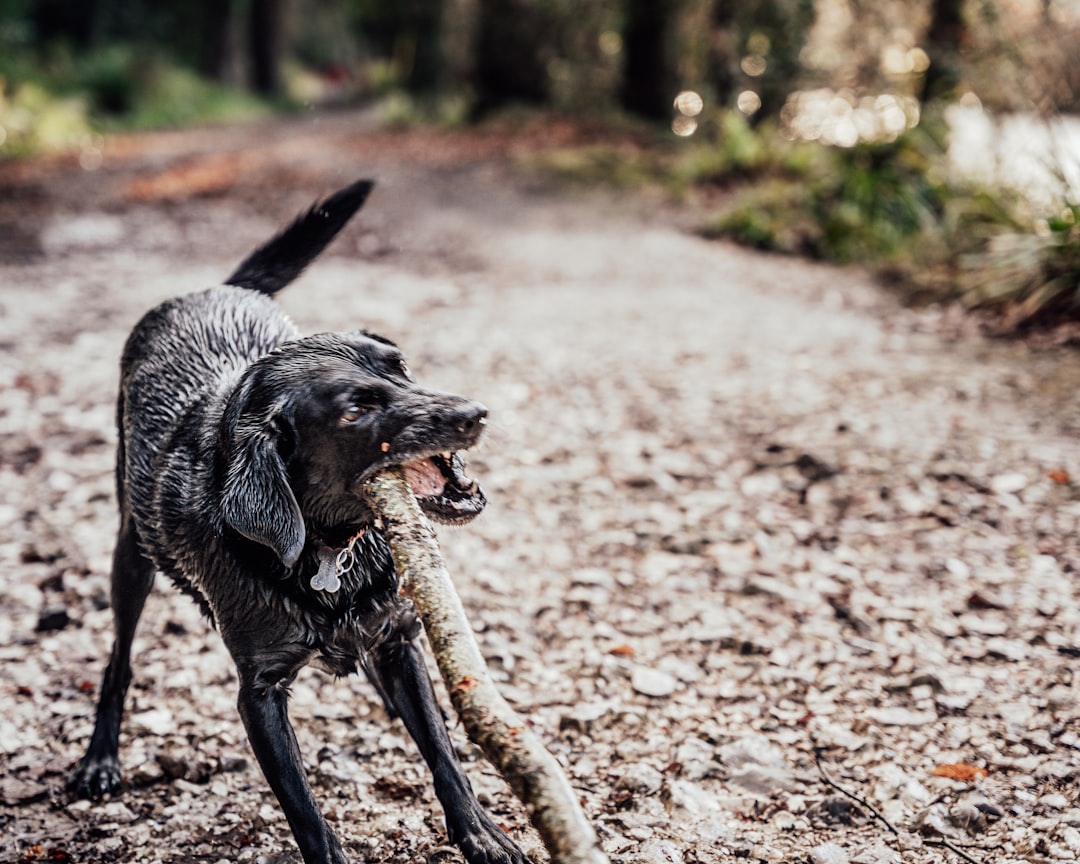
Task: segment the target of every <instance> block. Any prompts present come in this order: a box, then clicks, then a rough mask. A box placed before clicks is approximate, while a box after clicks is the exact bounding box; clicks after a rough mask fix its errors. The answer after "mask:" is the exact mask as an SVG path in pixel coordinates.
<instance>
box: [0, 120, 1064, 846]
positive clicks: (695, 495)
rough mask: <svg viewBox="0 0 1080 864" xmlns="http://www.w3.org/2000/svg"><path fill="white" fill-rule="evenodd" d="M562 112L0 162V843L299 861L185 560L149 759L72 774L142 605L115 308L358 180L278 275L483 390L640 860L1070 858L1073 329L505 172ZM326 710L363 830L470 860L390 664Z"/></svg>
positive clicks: (199, 282)
mask: <svg viewBox="0 0 1080 864" xmlns="http://www.w3.org/2000/svg"><path fill="white" fill-rule="evenodd" d="M568 134H570V133H568V132H567V130H566V129H564V128H561V127H557V126H556V127H552V128H550V129H541V130H537V129H533V130H531V132H530V134H529V136H528V137H527V140H524V139H519V138H516V137H515V136H513V135H508V134H504V133H498V134H495V133H471V132H470V133H464V132H463V133H430V132H422V133H421V132H417V133H388V132H377V131H374V130H373V129H372V128H371V125H370V121H369V120H368V119H366V118H364V117H358V116H355V115H336V116H331V117H310V118H300V119H294V120H292V121H288V122H279V123H274V124H270V125H265V126H259V127H251V128H247V129H243V130H233V131H228V130H219V131H208V132H189V133H183V134H175V135H159V136H151V137H143V138H133V139H125V140H110V141H106V142H104V143H103V144H102V142H88V143H87V147H86V149H85V150H84V152H83V153H82V154H81V158H82V165H83V167H80V165H79V160H78V159H77V158H72V159H68V160H61V161H57V162H49V163H32V164H24V165H10V164H9V165H4V166H0V307H2V311H0V381H2V385H3V386H2V388H0V526H2V533H0V568H2V571H3V576H2V577H0V696H2V703H0V704H2V705H3V709H2V710H0V837H2V839H0V862H15V861H36V860H52V861H61V860H62V861H72V862H100V861H122V862H128V861H147V862H191V861H263V862H275V861H282V862H284V861H298V860H299V859H298V857H297V856H296V854H295V851H294V848H295V847H294V846H293V843H292V840H291V837H290V835H289V832H288V827H287V825H286V824H285V821H284V819H283V817H282V816H281V813H280V811H279V810H278V808H277V807H276V804H275V802H274V801H273V798H272V795H271V793H270V792H269V790H268V788H267V787H266V784H265V782H264V781H263V779H262V778H261V776H260V775H259V773H258V770H257V768H256V767H255V765H254V763H253V761H252V759H251V757H250V753H249V750H248V749H247V745H246V743H245V740H244V736H243V732H242V729H241V726H240V722H239V720H238V718H237V714H236V709H235V678H234V674H233V672H232V670H231V668H230V664H229V660H228V658H227V656H226V654H225V652H224V649H223V648H222V646H221V644H220V640H219V638H218V636H217V634H215V633H214V632H212V631H210V630H209V629H208V628H207V627H206V625H205V624H204V623H203V621H202V620H201V618H200V617H199V615H198V613H197V611H196V609H195V608H194V606H193V605H192V604H190V603H189V602H188V601H187V600H185V599H184V598H182V597H181V596H179V595H178V594H177V593H176V592H174V591H173V590H172V589H171V588H170V587H169V586H168V585H167V584H165V582H164V580H159V581H160V584H159V585H158V586H157V589H156V590H155V594H154V596H152V597H151V601H150V603H149V605H148V611H147V614H146V616H145V618H144V620H143V624H142V627H141V631H140V634H141V635H140V638H139V640H138V642H137V644H136V664H135V665H136V680H135V684H134V685H133V687H132V690H131V693H130V695H129V714H128V718H127V720H126V723H125V727H124V734H123V739H122V742H123V743H122V746H123V748H124V749H123V752H122V757H123V763H124V766H125V771H126V777H127V780H128V781H129V785H130V788H129V789H128V790H127V791H126V792H125V793H124V794H123V795H122V796H119V797H116V798H114V799H113V800H109V801H105V802H100V803H95V804H90V803H88V802H72V801H70V800H69V799H68V798H67V797H66V796H65V794H64V792H63V784H64V781H65V779H66V776H67V774H68V772H69V770H70V768H71V766H72V764H73V763H74V761H75V760H76V759H77V758H78V756H79V755H80V753H81V752H82V750H83V748H84V745H85V742H86V740H87V737H88V736H89V733H90V729H91V720H90V713H91V711H92V705H93V699H94V695H95V692H96V688H97V684H98V681H99V679H100V675H101V673H102V670H103V662H104V653H105V652H106V651H107V649H108V642H109V638H110V636H109V629H110V616H109V611H108V609H107V596H108V594H107V591H108V589H107V578H106V574H107V569H108V563H109V556H110V552H111V542H112V534H113V532H114V530H115V504H114V500H113V492H112V477H111V466H112V459H113V448H114V445H115V433H114V431H113V429H112V413H113V404H112V403H113V398H114V390H115V387H116V363H117V358H118V355H119V351H120V347H121V345H122V342H123V339H124V337H125V335H126V332H127V330H128V329H129V328H130V327H131V326H132V324H133V323H134V322H135V321H136V320H137V318H138V317H139V315H141V313H142V312H143V311H145V310H146V309H147V308H149V307H150V306H151V305H153V304H154V303H156V302H157V301H159V300H161V299H163V298H166V297H169V296H171V295H173V294H175V293H179V292H184V291H188V290H193V289H197V288H200V287H204V286H206V285H209V284H213V283H215V282H216V281H217V280H219V279H221V278H222V277H223V276H224V275H225V274H227V273H228V272H230V270H231V268H232V267H233V265H234V264H235V263H236V262H237V261H238V260H239V259H240V258H241V257H242V256H243V255H244V254H245V253H246V252H247V251H248V250H249V249H250V248H251V247H252V246H253V245H254V244H256V243H258V242H260V241H261V240H263V239H264V238H265V237H266V236H268V235H269V234H270V233H271V232H272V231H273V230H274V229H275V228H276V227H277V226H278V225H279V224H280V223H281V222H282V221H284V220H285V219H287V218H289V217H290V216H291V215H292V214H293V213H295V212H296V211H298V210H299V209H301V208H302V207H305V206H306V205H307V204H309V203H310V202H311V200H312V199H313V198H315V197H317V196H319V195H322V194H325V193H327V192H329V191H331V190H332V189H334V188H336V187H338V186H340V185H344V183H346V182H348V181H351V180H352V179H354V178H356V177H357V176H364V175H370V176H375V177H377V178H378V180H379V187H378V189H377V191H376V193H375V194H374V195H373V197H372V199H371V200H370V201H369V203H368V205H367V208H366V209H365V210H364V211H363V213H362V215H361V218H360V219H359V220H358V222H357V223H356V224H354V225H353V226H352V227H350V229H349V230H348V232H347V234H346V235H345V236H343V237H342V238H341V240H340V241H339V242H338V243H337V244H336V245H335V246H334V247H333V249H332V250H331V252H330V253H329V254H328V255H327V256H326V257H325V258H323V259H322V260H321V261H320V262H319V263H318V264H317V265H316V266H315V267H313V268H312V269H311V270H310V271H309V273H308V274H306V275H305V276H304V277H303V278H302V280H301V281H300V283H298V284H297V285H295V286H294V287H292V288H290V289H289V290H288V291H287V292H286V293H285V294H283V295H282V303H283V305H284V306H285V307H286V308H287V309H288V311H289V312H290V314H291V315H292V316H293V317H294V319H295V320H296V322H297V323H298V324H299V326H300V327H301V328H302V329H303V330H304V331H306V332H313V331H318V330H331V329H332V330H340V329H354V328H358V327H364V328H369V329H373V330H376V331H377V332H380V333H383V334H385V335H387V336H389V337H391V338H393V339H394V340H395V341H397V342H398V343H399V344H401V345H402V346H403V347H404V348H405V349H406V351H407V353H408V354H409V356H410V361H411V363H410V365H411V366H412V367H413V369H414V372H415V373H416V374H417V377H418V378H419V379H420V380H421V381H423V382H425V383H426V384H429V385H433V386H437V387H442V388H445V389H449V390H454V391H456V392H461V393H467V394H470V395H473V396H475V397H477V398H479V399H481V400H482V401H484V402H485V403H486V404H487V405H488V406H489V407H490V409H491V412H492V423H491V427H492V428H491V434H490V436H489V438H488V442H487V444H486V445H485V446H484V447H483V448H482V449H481V450H480V451H479V452H477V453H476V455H475V456H474V457H473V458H472V460H471V463H470V464H471V473H472V474H473V475H474V476H476V477H478V478H479V479H481V481H482V483H483V484H484V486H485V487H486V490H487V492H488V496H489V499H490V504H489V508H488V511H487V512H486V513H485V514H484V516H483V517H482V518H481V519H480V520H478V521H477V522H476V523H474V525H472V526H470V527H469V528H468V529H462V530H456V531H446V532H444V533H443V535H442V539H443V544H444V552H445V554H446V556H447V562H448V565H449V567H450V571H451V573H452V574H453V576H454V578H455V580H456V582H457V583H458V586H459V591H460V592H461V594H462V596H463V599H464V601H465V604H466V607H467V608H468V610H469V613H470V615H471V617H472V620H473V621H474V623H475V626H476V629H477V630H478V631H479V632H478V638H479V639H480V641H481V645H482V647H483V650H484V652H485V654H486V656H487V659H488V661H489V663H490V664H491V666H492V668H493V671H494V673H495V675H496V677H497V679H498V680H499V682H500V685H501V687H502V688H503V690H504V693H505V694H506V695H507V697H508V698H509V699H510V700H511V701H512V702H513V703H514V704H515V706H516V707H517V708H518V709H519V710H520V711H521V712H522V713H524V714H526V715H528V716H529V717H530V718H531V720H532V721H533V723H534V724H535V728H536V729H537V730H538V731H539V732H540V734H541V735H542V736H543V737H544V739H545V741H546V742H547V743H548V745H549V747H550V749H551V750H552V751H553V752H554V753H555V754H556V755H557V757H558V758H559V759H560V760H561V761H562V763H563V764H564V765H565V766H566V768H567V770H568V772H569V774H570V776H571V778H572V780H573V782H574V784H575V786H576V787H577V789H578V790H579V791H580V794H581V797H582V800H583V802H584V805H585V809H586V811H587V812H588V813H589V814H590V815H591V816H592V818H593V819H594V820H595V823H596V825H597V829H598V831H599V833H600V835H601V837H602V838H603V842H604V845H605V847H606V849H607V850H608V852H609V853H610V854H611V857H612V859H613V860H615V861H620V862H647V864H653V862H656V864H660V862H719V861H728V860H731V858H732V857H733V856H735V857H739V858H744V859H748V860H751V861H766V862H779V861H791V862H803V861H813V862H816V864H846V862H851V864H886V862H899V861H903V862H919V864H921V862H934V861H943V862H952V861H958V860H960V859H959V857H958V853H956V852H954V851H950V850H949V849H948V848H946V847H945V846H943V845H942V844H949V845H951V846H953V847H954V848H956V849H961V850H962V851H963V853H964V855H966V856H967V859H966V860H975V861H978V862H983V864H990V862H1014V861H1015V862H1021V861H1022V862H1035V861H1040V862H1041V861H1057V860H1061V861H1071V860H1076V857H1077V856H1078V855H1080V803H1078V801H1077V796H1078V792H1077V789H1078V785H1077V782H1076V781H1077V775H1078V773H1080V695H1078V693H1080V691H1078V689H1077V685H1078V682H1077V676H1078V672H1077V668H1078V660H1077V658H1078V657H1080V609H1078V602H1077V601H1078V594H1080V588H1078V585H1077V575H1076V571H1077V568H1078V566H1080V556H1078V541H1077V528H1078V522H1080V487H1078V485H1077V483H1078V482H1080V462H1078V458H1077V446H1076V441H1077V435H1078V434H1080V402H1078V401H1077V399H1076V389H1077V385H1078V384H1080V362H1078V360H1077V358H1076V357H1075V356H1074V355H1071V354H1065V353H1052V352H1033V351H1030V350H1028V349H1027V348H1025V347H1024V346H1021V345H1015V344H1007V343H1000V342H987V341H983V340H981V339H979V338H977V337H975V336H968V335H956V334H952V335H950V333H949V328H948V327H947V326H945V324H946V323H947V322H945V320H944V318H943V316H941V315H940V314H938V313H935V312H910V311H905V310H902V309H900V308H899V307H898V306H897V305H896V304H895V303H894V302H893V301H892V300H891V299H890V298H889V297H888V296H887V295H885V294H883V293H882V292H881V291H880V290H879V289H877V288H876V287H875V286H874V285H873V284H871V283H870V282H869V281H868V280H867V279H866V278H865V277H864V276H862V275H860V274H859V273H858V272H854V271H841V270H836V269H832V268H826V267H820V266H815V265H813V264H809V263H807V262H804V261H799V260H793V259H781V258H775V257H764V256H761V255H757V254H753V253H750V252H747V251H743V250H739V249H736V248H733V247H730V246H727V245H723V244H717V243H708V242H705V241H702V240H699V239H697V238H695V237H694V236H691V235H689V234H687V233H686V232H685V231H682V230H680V228H679V226H678V222H679V219H678V214H677V213H676V212H674V211H672V210H670V208H668V207H666V206H663V205H661V204H659V203H658V202H655V201H651V200H648V199H642V198H631V197H624V196H616V195H614V194H610V193H597V192H589V193H584V192H580V191H577V192H567V191H563V192H558V191H557V190H553V189H551V188H549V186H548V184H546V183H545V182H544V181H543V180H542V179H540V178H539V177H538V176H536V175H534V174H531V173H529V172H526V171H522V170H521V169H520V168H518V167H515V165H516V164H517V161H518V160H517V159H516V157H518V156H520V155H521V154H523V153H527V152H529V151H530V150H531V149H535V148H537V147H547V146H553V145H556V144H558V143H559V142H560V141H562V140H566V138H567V136H568ZM86 169H94V170H86ZM447 704H448V703H447ZM293 706H294V707H293V715H294V720H295V723H296V726H297V730H298V735H299V739H300V743H301V747H302V749H303V751H304V754H305V756H306V759H307V760H308V763H309V766H310V769H311V775H312V778H313V783H314V785H315V787H316V792H317V794H318V796H319V797H320V799H321V801H322V803H323V806H324V808H325V809H326V810H327V811H328V812H329V813H330V818H331V819H332V820H333V822H334V824H335V825H336V827H337V830H338V832H339V834H340V835H341V837H342V839H343V841H344V842H345V845H346V848H347V849H348V850H349V852H350V854H351V855H352V857H353V860H355V861H357V862H413V861H439V862H448V861H456V860H460V858H459V856H458V855H457V853H456V852H454V851H453V850H449V849H446V848H445V843H446V837H445V832H444V829H443V827H442V819H441V814H440V812H439V810H438V806H437V804H436V802H435V801H434V799H433V797H432V795H431V793H430V791H429V783H428V778H427V775H426V771H425V769H424V767H423V765H422V763H421V762H420V761H419V760H418V757H417V755H416V753H415V751H414V750H413V748H412V746H411V744H410V743H409V742H407V741H406V740H405V739H404V731H403V729H402V727H401V726H400V725H399V724H398V723H396V722H391V721H389V720H388V719H387V717H386V716H385V714H384V712H383V709H382V708H381V706H380V704H379V702H378V699H377V697H376V696H375V694H374V693H373V692H372V691H371V690H370V689H369V688H368V686H367V684H366V682H364V681H360V680H345V681H333V680H330V679H328V678H326V677H325V676H322V675H321V673H317V672H315V671H309V672H306V673H305V674H304V675H303V676H302V677H301V679H300V680H299V682H298V683H297V686H296V687H295V691H294V696H293ZM457 737H458V740H459V741H460V742H461V746H462V749H463V751H464V752H465V753H466V755H467V758H468V759H470V760H472V761H471V764H470V769H469V770H470V774H471V776H472V778H473V780H474V784H475V785H476V786H477V787H478V789H479V790H480V792H481V795H482V798H483V799H484V800H485V801H487V802H488V803H489V806H490V809H491V810H492V812H494V813H495V814H497V817H498V819H499V821H500V822H501V823H502V824H504V825H505V826H506V827H507V829H508V830H509V831H511V833H513V834H514V836H515V837H517V838H518V839H519V841H520V842H521V843H522V844H523V846H525V848H527V849H531V850H534V852H535V854H536V856H537V860H538V861H539V860H543V858H542V853H541V852H540V851H539V846H538V842H537V840H536V838H535V837H534V835H532V834H531V832H530V831H529V830H527V829H526V828H525V826H526V824H527V821H526V819H525V818H524V815H523V813H522V811H521V809H520V807H519V806H518V805H517V804H516V803H515V802H514V801H513V799H512V796H511V795H510V794H509V792H508V791H507V789H506V788H505V787H504V785H503V784H502V782H501V781H500V780H499V779H498V778H497V777H496V776H495V775H494V774H493V772H492V771H491V769H490V768H489V767H488V766H487V765H486V764H485V763H483V761H482V760H481V761H476V754H475V752H474V751H472V750H471V749H470V748H469V747H468V745H467V744H466V742H465V741H464V739H463V737H462V736H461V734H460V730H458V733H457ZM815 757H817V759H818V760H819V761H820V767H819V766H818V764H816V762H815ZM954 765H962V766H967V767H962V768H948V767H945V766H954ZM942 772H945V774H946V776H939V775H940V774H941V773H942ZM949 775H951V776H949ZM826 778H828V780H827V779H826ZM841 790H845V791H846V792H850V793H851V795H852V796H858V797H859V798H860V799H862V803H856V801H855V800H854V797H849V796H847V795H845V794H844V792H843V791H841ZM870 806H872V807H873V808H874V809H875V810H876V811H877V814H878V815H877V816H875V815H874V814H873V813H872V812H871V810H870ZM886 822H887V823H888V825H886V824H885V823H886ZM889 826H891V827H892V828H894V829H895V833H894V832H893V831H892V830H890V827H889Z"/></svg>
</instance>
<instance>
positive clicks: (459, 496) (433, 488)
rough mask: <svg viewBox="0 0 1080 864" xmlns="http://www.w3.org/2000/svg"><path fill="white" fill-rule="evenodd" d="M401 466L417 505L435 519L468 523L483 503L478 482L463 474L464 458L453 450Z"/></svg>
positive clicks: (485, 499)
mask: <svg viewBox="0 0 1080 864" xmlns="http://www.w3.org/2000/svg"><path fill="white" fill-rule="evenodd" d="M402 467H403V468H404V469H405V479H406V480H408V482H409V488H410V489H412V492H413V495H415V496H416V500H417V503H419V505H420V508H421V509H422V510H423V511H424V513H426V514H427V515H428V516H430V517H431V518H433V519H435V520H436V521H438V522H444V523H446V524H450V525H456V524H462V523H464V522H468V521H469V520H470V519H473V518H474V517H476V516H477V515H478V514H479V513H480V511H481V510H483V509H484V505H485V504H487V498H486V497H485V496H484V491H483V490H482V489H481V488H480V484H479V483H477V482H476V481H475V480H473V479H472V478H470V477H469V476H468V475H467V474H466V473H465V460H464V459H462V458H461V456H460V455H459V454H458V453H456V452H453V451H446V452H442V453H433V454H431V455H429V456H423V457H421V458H419V459H413V460H411V461H409V462H405V463H403V464H402Z"/></svg>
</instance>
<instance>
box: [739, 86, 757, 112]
mask: <svg viewBox="0 0 1080 864" xmlns="http://www.w3.org/2000/svg"><path fill="white" fill-rule="evenodd" d="M735 104H736V105H737V106H739V110H740V111H742V113H743V114H747V115H749V114H753V113H754V112H755V111H757V110H758V109H759V108H761V97H760V96H758V94H757V93H755V92H754V91H753V90H743V91H742V93H740V94H739V98H738V99H736V100H735Z"/></svg>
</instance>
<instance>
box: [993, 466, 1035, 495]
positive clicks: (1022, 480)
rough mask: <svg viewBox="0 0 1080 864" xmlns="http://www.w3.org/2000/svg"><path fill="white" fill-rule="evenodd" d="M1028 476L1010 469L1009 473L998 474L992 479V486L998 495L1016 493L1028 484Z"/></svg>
mask: <svg viewBox="0 0 1080 864" xmlns="http://www.w3.org/2000/svg"><path fill="white" fill-rule="evenodd" d="M1027 483H1028V481H1027V477H1026V476H1024V475H1023V474H1021V473H1020V472H1019V471H1010V472H1009V473H1007V474H998V475H997V477H994V478H993V479H992V480H991V481H990V488H991V489H993V490H994V491H995V492H996V493H997V494H998V495H1010V494H1015V493H1017V492H1019V491H1020V490H1022V489H1023V488H1024V487H1025V486H1027Z"/></svg>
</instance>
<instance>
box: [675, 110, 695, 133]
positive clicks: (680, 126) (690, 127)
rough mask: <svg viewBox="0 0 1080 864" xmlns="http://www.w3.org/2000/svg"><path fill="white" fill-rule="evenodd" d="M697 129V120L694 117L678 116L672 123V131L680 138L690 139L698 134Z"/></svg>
mask: <svg viewBox="0 0 1080 864" xmlns="http://www.w3.org/2000/svg"><path fill="white" fill-rule="evenodd" d="M697 128H698V123H697V120H695V119H694V118H693V117H687V116H686V115H685V114H678V115H676V117H675V119H674V120H672V121H671V131H672V132H674V133H675V134H676V135H678V136H679V137H680V138H689V137H690V136H691V135H693V134H694V133H695V132H697Z"/></svg>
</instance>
